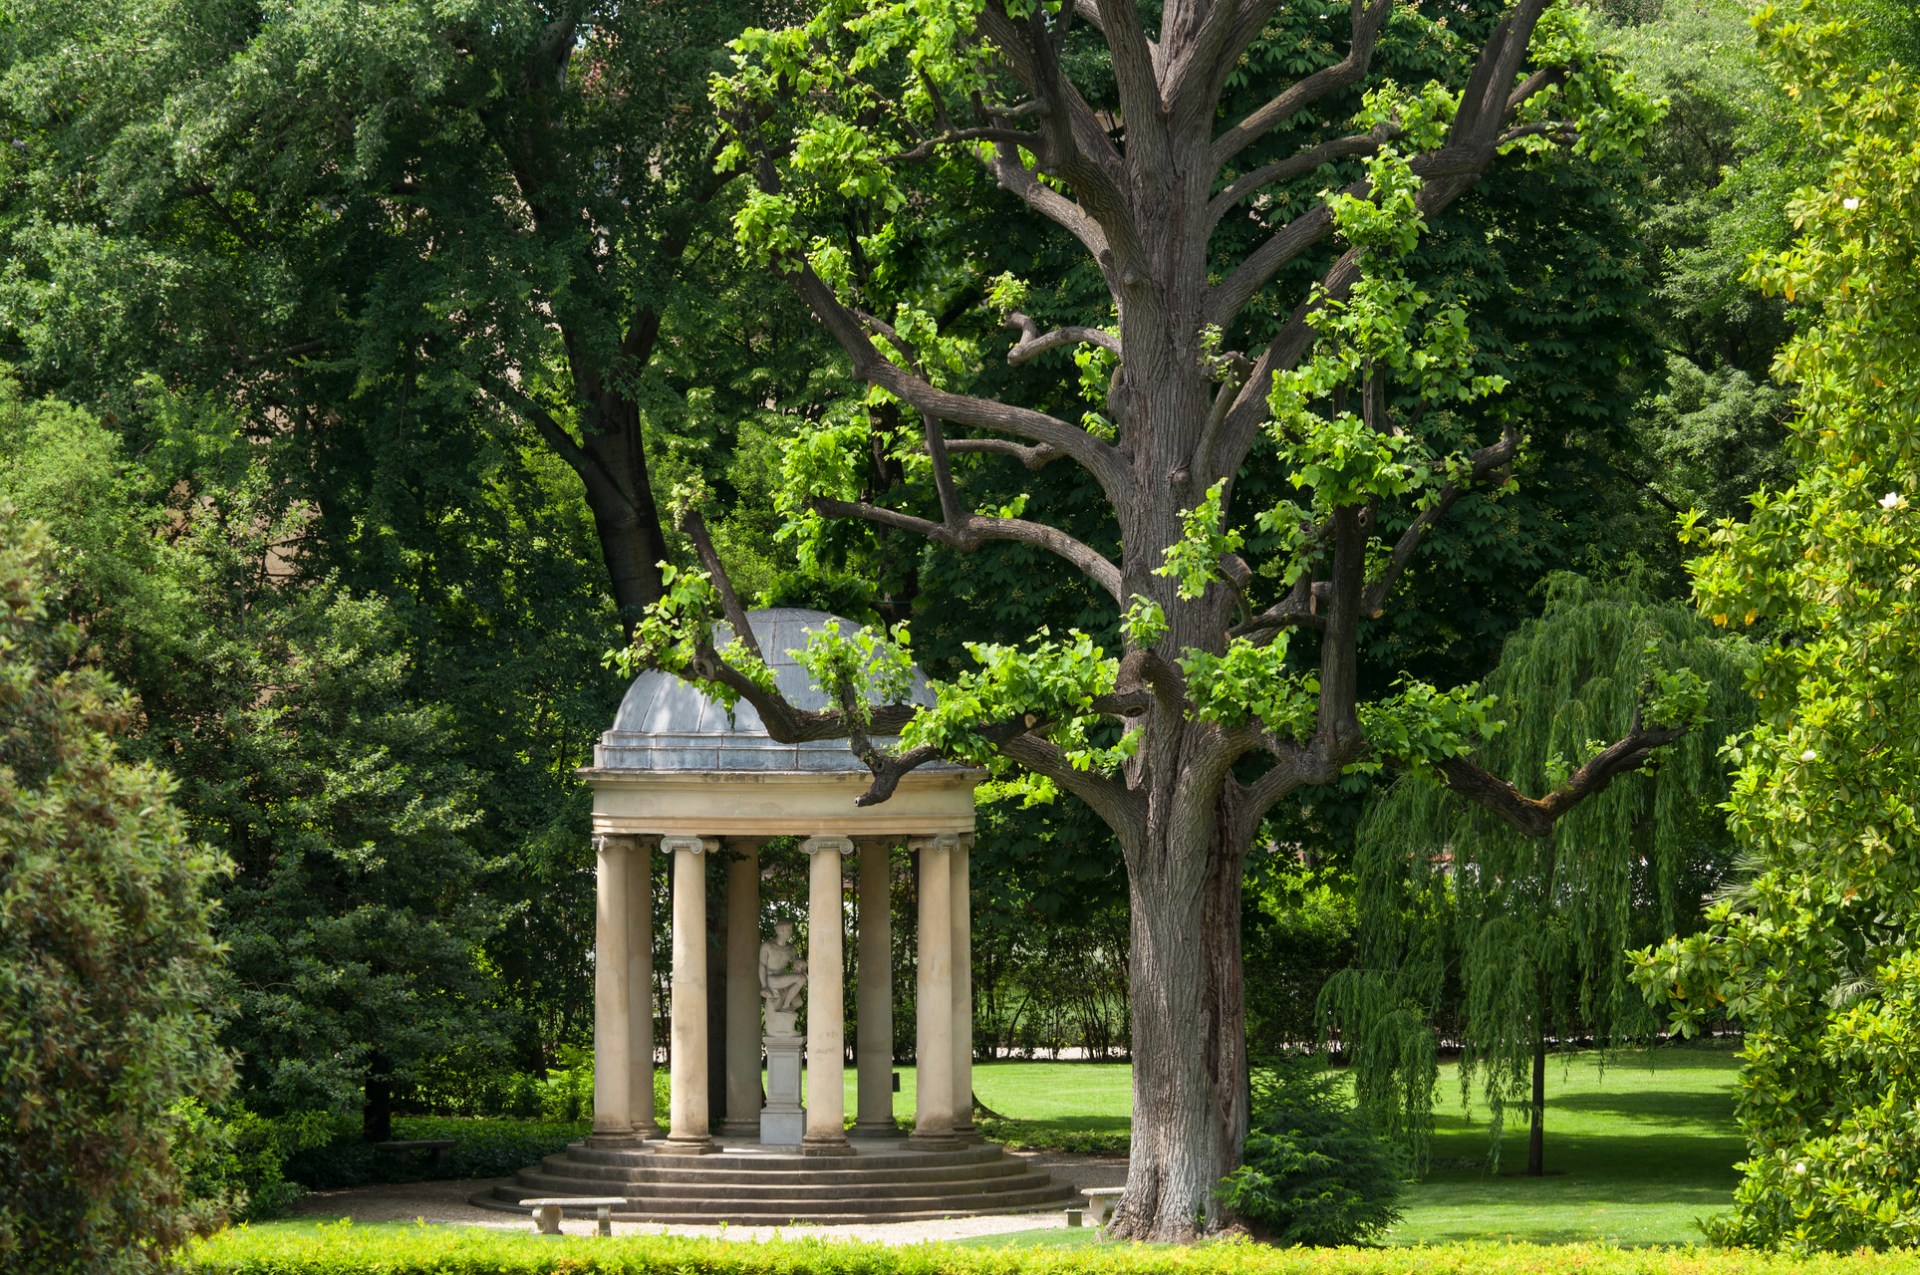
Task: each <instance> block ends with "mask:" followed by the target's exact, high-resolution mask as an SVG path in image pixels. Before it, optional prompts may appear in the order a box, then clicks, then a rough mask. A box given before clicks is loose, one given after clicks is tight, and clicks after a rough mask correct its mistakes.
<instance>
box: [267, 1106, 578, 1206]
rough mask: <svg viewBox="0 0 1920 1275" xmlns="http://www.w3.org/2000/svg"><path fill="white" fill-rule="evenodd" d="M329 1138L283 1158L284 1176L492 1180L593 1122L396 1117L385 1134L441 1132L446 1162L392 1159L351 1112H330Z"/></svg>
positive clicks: (321, 1180)
mask: <svg viewBox="0 0 1920 1275" xmlns="http://www.w3.org/2000/svg"><path fill="white" fill-rule="evenodd" d="M333 1124H334V1128H333V1131H332V1136H331V1137H330V1138H327V1139H325V1140H323V1141H321V1142H319V1143H318V1144H317V1145H312V1146H308V1147H304V1148H302V1149H300V1150H298V1151H295V1152H294V1153H292V1154H291V1155H289V1156H288V1157H287V1162H286V1166H285V1173H286V1176H287V1177H288V1178H290V1179H292V1180H293V1181H295V1182H298V1183H299V1184H300V1185H301V1186H304V1187H306V1188H307V1189H309V1190H313V1191H325V1190H331V1189H333V1188H336V1187H348V1186H365V1185H367V1184H369V1183H375V1182H421V1181H425V1180H428V1179H431V1178H498V1177H505V1176H507V1175H508V1174H511V1173H517V1172H519V1171H520V1170H521V1169H524V1168H526V1167H527V1166H528V1165H530V1164H534V1163H536V1162H538V1161H539V1160H540V1159H541V1158H542V1157H544V1156H550V1155H557V1154H558V1153H559V1152H561V1151H564V1150H566V1148H567V1144H568V1143H570V1142H578V1141H579V1140H580V1139H582V1138H584V1137H586V1136H587V1134H588V1132H590V1131H591V1129H592V1128H593V1126H592V1123H591V1122H589V1121H585V1120H579V1121H564V1120H506V1119H474V1118H469V1117H461V1116H398V1117H395V1119H394V1122H393V1136H394V1137H395V1138H396V1139H398V1140H402V1141H412V1140H416V1139H420V1140H424V1139H436V1138H447V1139H451V1140H452V1142H453V1148H452V1150H451V1151H449V1152H448V1155H447V1163H446V1164H445V1165H436V1164H434V1163H433V1162H432V1161H431V1160H428V1159H425V1158H412V1159H405V1160H402V1159H396V1158H395V1157H393V1156H389V1155H383V1154H381V1153H380V1152H378V1151H376V1150H375V1149H374V1148H373V1146H372V1145H371V1144H370V1143H366V1142H362V1141H361V1140H360V1121H359V1117H357V1116H342V1117H337V1118H335V1120H334V1121H333Z"/></svg>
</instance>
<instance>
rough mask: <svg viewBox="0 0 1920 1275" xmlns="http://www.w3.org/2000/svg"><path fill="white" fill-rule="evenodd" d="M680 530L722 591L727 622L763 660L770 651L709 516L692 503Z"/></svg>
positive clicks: (722, 605) (747, 646)
mask: <svg viewBox="0 0 1920 1275" xmlns="http://www.w3.org/2000/svg"><path fill="white" fill-rule="evenodd" d="M680 530H681V531H683V532H685V533H686V536H687V539H689V540H691V541H693V553H694V557H696V558H698V559H699V560H700V566H701V568H702V569H704V570H705V571H706V573H707V579H708V580H709V581H710V582H712V584H713V587H714V590H715V591H716V592H717V593H719V595H720V610H721V612H722V614H724V615H725V616H726V617H727V625H728V627H730V628H732V630H733V635H734V636H735V637H737V638H739V639H740V641H741V643H742V644H743V645H744V646H745V647H746V648H747V650H748V651H750V652H752V654H753V658H754V659H756V660H760V661H762V662H763V663H764V662H765V661H766V658H767V657H766V653H765V652H764V651H762V650H761V649H760V639H759V638H758V637H756V636H755V635H754V632H753V625H752V624H751V623H750V622H749V621H748V620H747V609H746V608H745V607H743V606H741V605H740V595H739V594H738V593H737V592H735V591H734V587H733V577H732V576H731V575H729V574H727V565H726V563H724V562H722V561H720V555H719V554H718V553H717V552H715V551H714V547H713V537H712V536H710V535H708V534H707V520H706V517H705V516H704V515H703V514H701V512H700V511H699V510H698V509H696V508H693V507H691V506H689V507H688V508H687V509H685V510H684V511H682V512H681V514H680Z"/></svg>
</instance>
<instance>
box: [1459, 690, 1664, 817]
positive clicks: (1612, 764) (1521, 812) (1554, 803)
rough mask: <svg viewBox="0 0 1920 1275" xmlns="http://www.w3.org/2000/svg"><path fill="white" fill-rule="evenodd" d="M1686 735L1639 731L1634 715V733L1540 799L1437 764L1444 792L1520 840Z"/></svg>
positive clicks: (1462, 766)
mask: <svg viewBox="0 0 1920 1275" xmlns="http://www.w3.org/2000/svg"><path fill="white" fill-rule="evenodd" d="M1686 733H1687V728H1686V727H1684V726H1656V727H1652V728H1646V727H1642V726H1641V725H1640V723H1639V720H1638V714H1637V713H1636V714H1635V721H1634V726H1633V729H1632V730H1630V731H1629V732H1628V733H1627V734H1626V735H1625V736H1624V737H1622V738H1621V739H1619V740H1617V741H1616V742H1614V743H1613V744H1611V745H1609V746H1608V747H1607V748H1606V749H1604V750H1603V751H1601V752H1600V753H1598V754H1596V755H1595V756H1594V757H1593V758H1592V759H1591V760H1590V761H1588V762H1587V764H1586V765H1584V766H1582V767H1580V769H1578V770H1576V771H1574V772H1573V774H1572V775H1570V776H1568V777H1567V781H1566V782H1565V783H1563V784H1561V785H1560V786H1559V787H1558V788H1556V789H1554V790H1553V791H1552V792H1550V793H1548V794H1547V795H1546V796H1544V797H1529V796H1527V795H1526V794H1525V793H1523V792H1521V791H1520V790H1519V789H1518V788H1516V787H1514V786H1513V785H1512V784H1510V783H1508V782H1507V781H1506V780H1504V779H1502V778H1500V776H1498V775H1496V774H1494V773H1493V772H1492V771H1490V770H1486V769H1484V768H1483V767H1481V766H1479V765H1476V764H1475V763H1474V762H1472V761H1469V760H1468V759H1467V758H1465V757H1450V758H1448V759H1446V760H1445V761H1442V762H1440V763H1439V770H1440V773H1441V775H1442V776H1444V777H1445V778H1446V781H1447V787H1449V788H1451V789H1453V790H1454V791H1455V792H1457V793H1459V794H1460V795H1461V796H1463V797H1465V798H1466V799H1467V800H1469V801H1471V802H1473V803H1475V804H1476V805H1478V806H1481V807H1483V808H1485V809H1487V810H1489V811H1492V812H1493V813H1494V814H1496V815H1498V816H1500V818H1502V819H1504V820H1506V821H1507V823H1508V824H1509V825H1511V826H1512V827H1513V829H1514V830H1515V831H1516V832H1518V833H1520V834H1521V835H1522V836H1527V837H1544V836H1546V835H1547V834H1548V833H1549V832H1551V831H1553V825H1554V821H1555V820H1557V819H1559V818H1560V817H1561V816H1562V815H1564V814H1566V813H1567V812H1568V811H1570V810H1572V809H1573V808H1574V807H1575V806H1577V805H1579V804H1580V803H1581V802H1582V801H1585V800H1586V799H1587V798H1588V797H1593V796H1597V795H1598V794H1600V793H1602V792H1605V791H1606V789H1607V787H1608V785H1610V784H1612V783H1613V781H1614V780H1615V779H1618V778H1619V777H1620V776H1621V775H1624V774H1627V773H1629V772H1631V771H1635V770H1638V769H1640V768H1641V767H1642V766H1644V765H1646V764H1647V762H1648V761H1649V760H1651V759H1652V757H1653V754H1654V752H1655V751H1656V750H1658V749H1661V748H1664V747H1665V746H1667V745H1668V744H1671V743H1674V742H1675V741H1677V740H1679V739H1680V738H1681V737H1682V736H1684V735H1685V734H1686Z"/></svg>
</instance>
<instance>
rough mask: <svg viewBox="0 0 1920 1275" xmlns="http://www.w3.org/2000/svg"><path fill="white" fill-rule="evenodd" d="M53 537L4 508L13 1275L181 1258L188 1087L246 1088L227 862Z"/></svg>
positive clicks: (200, 1091)
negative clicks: (139, 725) (126, 736)
mask: <svg viewBox="0 0 1920 1275" xmlns="http://www.w3.org/2000/svg"><path fill="white" fill-rule="evenodd" d="M47 561H48V555H47V553H46V551H45V549H44V542H43V540H42V538H41V536H40V534H39V533H38V531H37V530H35V529H33V528H31V527H28V528H22V527H20V526H19V525H18V524H17V523H16V522H15V520H14V519H13V518H12V517H11V516H10V515H9V514H7V513H6V511H4V510H0V1120H3V1121H4V1128H5V1130H6V1132H5V1133H4V1135H0V1269H4V1270H9V1271H32V1272H35V1275H61V1273H62V1272H69V1271H70V1272H76V1273H78V1272H83V1271H84V1272H87V1273H88V1275H118V1273H120V1272H136V1271H149V1270H157V1269H161V1268H163V1267H164V1266H165V1265H166V1264H167V1262H168V1260H169V1253H170V1252H171V1250H172V1249H173V1248H175V1247H176V1246H177V1245H178V1244H179V1242H180V1241H182V1240H183V1239H184V1238H185V1237H186V1233H187V1231H188V1230H189V1229H190V1228H191V1227H192V1226H193V1225H194V1224H195V1223H196V1221H197V1220H198V1219H197V1217H196V1213H195V1210H194V1209H193V1208H192V1206H191V1205H190V1204H189V1202H188V1201H187V1199H186V1198H185V1195H184V1193H183V1191H182V1189H181V1174H180V1170H179V1166H178V1165H177V1164H176V1163H175V1156H174V1152H175V1146H176V1144H177V1143H181V1142H183V1141H184V1140H185V1139H186V1138H187V1137H188V1136H189V1135H190V1133H191V1129H190V1128H189V1127H188V1125H187V1124H186V1122H184V1121H183V1119H182V1118H181V1116H180V1115H179V1114H178V1104H179V1103H180V1101H181V1100H182V1099H183V1098H198V1099H202V1100H209V1101H211V1100H216V1099H217V1098H218V1097H219V1096H220V1094H221V1093H222V1092H223V1091H224V1089H225V1087H226V1085H227V1083H228V1066H227V1060H226V1058H225V1056H224V1055H223V1054H222V1053H221V1052H220V1050H219V1049H218V1048H217V1047H216V1046H215V1045H214V1044H213V1043H212V1042H213V1038H214V1032H215V1024H214V1023H213V1021H212V1019H211V1016H210V1011H209V1009H208V1006H209V1004H210V1003H211V1001H212V995H213V989H212V980H213V974H214V969H215V965H216V962H217V959H218V955H219V950H218V948H217V947H216V946H215V944H214V941H213V937H212V935H211V933H209V931H208V911H209V905H208V902H207V888H208V885H209V884H210V882H211V881H212V880H213V878H214V877H215V875H216V874H217V873H218V872H220V871H221V870H222V864H221V862H220V860H219V859H217V858H216V857H215V856H214V855H212V854H210V853H209V852H207V851H206V850H204V849H202V848H201V847H199V846H196V845H194V844H192V843H191V842H189V841H188V840H187V835H186V829H185V825H184V823H183V822H182V820H181V818H180V816H179V815H178V814H177V813H175V811H174V809H173V807H172V805H171V803H170V802H169V800H168V793H169V791H170V789H171V787H172V783H171V781H170V780H169V779H168V777H167V776H166V775H164V774H163V773H161V772H160V771H158V770H156V769H154V768H152V767H150V766H140V765H129V764H127V763H126V762H124V761H122V760H121V759H120V757H119V755H118V753H117V751H116V748H115V744H114V740H113V736H114V734H115V732H117V731H119V730H121V729H122V728H124V727H125V725H126V724H127V722H128V720H129V718H130V717H131V712H130V709H129V707H128V705H127V703H126V701H125V699H124V697H123V696H122V695H121V693H120V692H119V691H118V690H117V689H116V688H115V687H114V686H113V684H112V683H111V682H110V681H109V680H108V679H107V678H106V677H104V676H103V675H101V674H99V673H98V672H96V671H94V670H92V669H90V668H87V667H85V666H84V665H81V664H79V663H78V662H77V661H76V658H75V657H76V655H77V650H78V641H77V638H76V635H75V633H74V631H73V629H72V627H71V626H69V625H64V624H59V623H57V622H55V621H54V620H53V619H51V618H50V617H49V616H48V614H47V607H46V602H45V592H44V581H45V579H46V573H47Z"/></svg>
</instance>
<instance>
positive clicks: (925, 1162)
mask: <svg viewBox="0 0 1920 1275" xmlns="http://www.w3.org/2000/svg"><path fill="white" fill-rule="evenodd" d="M660 1145H661V1144H657V1143H656V1144H650V1145H645V1146H642V1145H635V1146H606V1145H598V1146H596V1145H594V1143H593V1140H592V1139H589V1140H588V1141H586V1142H576V1143H574V1144H573V1145H572V1146H570V1147H568V1148H567V1149H566V1150H565V1151H564V1152H562V1153H561V1154H559V1155H553V1156H548V1157H547V1158H546V1159H545V1160H542V1161H541V1162H540V1163H539V1164H537V1165H534V1166H532V1167H530V1168H526V1169H522V1170H521V1171H520V1173H519V1174H518V1175H517V1176H516V1177H515V1178H514V1180H513V1181H512V1182H510V1183H507V1184H504V1185H501V1186H496V1187H494V1188H493V1190H491V1191H489V1192H483V1193H481V1194H479V1195H475V1196H473V1197H472V1202H473V1203H474V1204H475V1205H478V1206H480V1207H481V1208H489V1209H501V1210H513V1211H520V1210H521V1205H520V1201H521V1200H523V1199H534V1198H539V1197H542V1196H548V1197H551V1196H567V1195H577V1196H621V1197H624V1199H625V1200H626V1206H625V1207H624V1208H617V1209H615V1210H613V1216H614V1218H615V1219H617V1220H619V1221H623V1222H683V1223H703V1222H704V1223H714V1222H729V1223H735V1224H739V1225H760V1226H768V1225H782V1224H785V1223H789V1222H811V1223H816V1224H821V1225H831V1224H841V1223H853V1222H913V1221H926V1220H931V1219H936V1218H946V1217H968V1216H978V1215H981V1214H988V1213H1017V1212H1025V1211H1031V1210H1037V1209H1049V1208H1056V1207H1059V1206H1061V1205H1064V1204H1065V1203H1066V1202H1067V1201H1069V1200H1070V1199H1072V1198H1073V1197H1074V1194H1075V1192H1074V1189H1073V1187H1071V1186H1068V1185H1065V1184H1063V1183H1058V1182H1055V1181H1054V1179H1053V1177H1052V1176H1051V1175H1050V1174H1048V1173H1046V1172H1045V1171H1044V1170H1040V1169H1036V1168H1033V1167H1032V1166H1030V1165H1028V1164H1026V1163H1025V1162H1024V1161H1022V1160H1020V1159H1018V1158H1016V1157H1014V1156H1011V1155H1008V1154H1007V1152H1006V1151H1005V1150H1004V1149H1003V1148H1001V1147H999V1146H998V1145H995V1144H993V1143H978V1144H974V1145H972V1146H962V1147H958V1148H956V1149H953V1150H917V1149H912V1148H908V1147H905V1146H903V1145H902V1144H901V1143H900V1142H896V1141H891V1140H889V1141H885V1142H878V1143H873V1142H868V1143H862V1142H859V1141H855V1142H853V1143H851V1144H850V1146H851V1147H852V1150H853V1154H851V1155H843V1156H828V1157H822V1156H812V1155H802V1154H800V1152H799V1150H798V1149H797V1148H788V1147H777V1146H774V1147H770V1146H765V1145H763V1144H761V1143H759V1142H749V1141H743V1140H732V1139H718V1140H716V1142H715V1147H716V1148H717V1149H716V1150H715V1151H713V1152H711V1153H710V1154H706V1155H680V1154H675V1153H674V1152H672V1151H668V1150H655V1149H654V1147H656V1146H660ZM591 1212H592V1210H585V1211H584V1212H583V1213H582V1216H585V1215H587V1214H590V1213H591ZM572 1215H573V1214H572V1213H571V1212H570V1213H569V1216H572Z"/></svg>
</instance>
